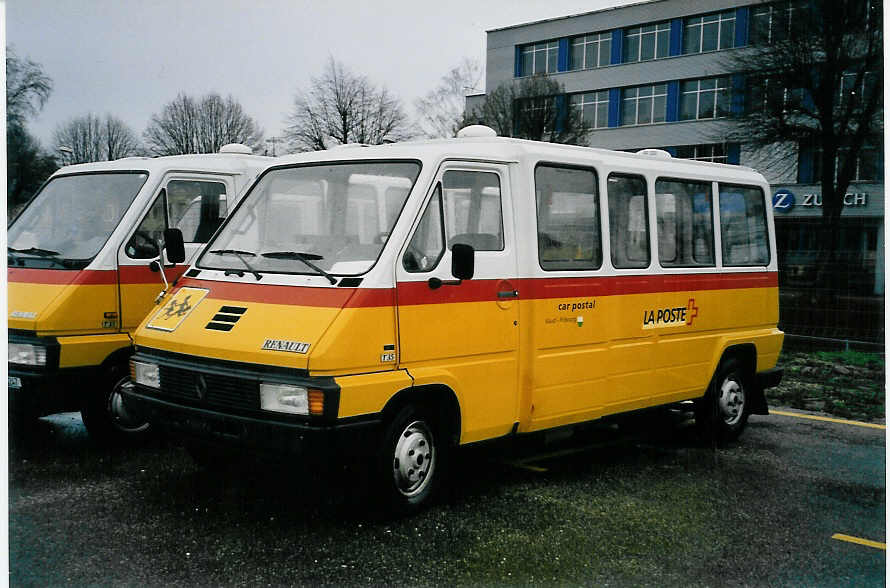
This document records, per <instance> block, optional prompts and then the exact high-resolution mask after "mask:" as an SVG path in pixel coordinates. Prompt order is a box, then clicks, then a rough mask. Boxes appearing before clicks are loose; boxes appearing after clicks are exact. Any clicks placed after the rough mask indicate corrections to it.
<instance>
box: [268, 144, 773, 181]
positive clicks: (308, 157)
mask: <svg viewBox="0 0 890 588" xmlns="http://www.w3.org/2000/svg"><path fill="white" fill-rule="evenodd" d="M350 147H352V148H349V149H344V148H343V147H342V146H341V147H338V148H334V149H328V150H326V151H312V152H307V153H299V154H295V155H285V156H281V157H278V158H276V159H275V161H274V165H275V166H278V165H293V164H300V163H312V162H321V161H351V160H365V159H416V160H420V161H422V162H425V163H433V162H435V161H441V160H443V159H452V158H453V159H470V160H478V161H497V162H511V161H516V162H518V161H524V162H531V161H549V162H554V163H560V162H564V163H571V164H574V165H593V166H604V167H608V168H610V169H611V168H616V167H617V168H625V167H626V168H645V169H647V170H651V171H652V172H654V173H658V174H665V175H669V174H684V173H685V174H690V175H696V176H701V177H713V178H715V179H724V180H725V179H727V178H731V179H732V180H735V181H752V182H765V180H764V179H763V176H762V175H760V174H759V173H758V172H756V171H754V170H753V169H751V168H749V167H745V166H741V165H727V164H722V163H710V162H704V161H694V160H691V159H680V158H675V157H668V158H660V157H653V156H652V155H644V154H638V153H627V152H624V151H613V150H611V149H600V148H595V147H579V146H576V145H562V144H557V143H545V142H542V141H528V140H525V139H513V138H507V137H467V138H455V139H433V140H424V141H406V142H401V143H391V144H386V145H369V146H359V145H355V146H352V145H350Z"/></svg>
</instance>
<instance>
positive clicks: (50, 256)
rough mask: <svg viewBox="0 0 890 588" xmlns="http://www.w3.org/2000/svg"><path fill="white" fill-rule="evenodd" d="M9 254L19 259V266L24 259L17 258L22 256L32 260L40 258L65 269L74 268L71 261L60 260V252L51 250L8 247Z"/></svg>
mask: <svg viewBox="0 0 890 588" xmlns="http://www.w3.org/2000/svg"><path fill="white" fill-rule="evenodd" d="M6 251H7V253H9V254H10V255H11V256H12V259H14V260H15V259H17V260H18V262H19V264H21V263H23V258H20V257H18V258H17V257H16V256H18V255H21V254H25V255H30V256H32V257H31V258H32V259H33V258H35V257H36V258H39V259H46V260H47V261H51V262H53V263H54V264H56V265H59V266H62V267H64V268H68V267H73V266H71V265H70V263H71V262H70V261H69V260H62V259H60V258H59V255H60V253H59V252H58V251H52V250H51V249H41V248H39V247H28V248H27V249H16V248H15V247H7V248H6Z"/></svg>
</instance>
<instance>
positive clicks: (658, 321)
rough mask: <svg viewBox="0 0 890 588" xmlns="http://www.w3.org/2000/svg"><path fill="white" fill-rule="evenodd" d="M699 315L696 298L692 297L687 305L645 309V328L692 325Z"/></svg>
mask: <svg viewBox="0 0 890 588" xmlns="http://www.w3.org/2000/svg"><path fill="white" fill-rule="evenodd" d="M697 316H698V306H696V305H695V298H690V299H689V302H687V303H686V306H673V307H668V308H650V309H647V310H644V311H643V328H644V329H666V328H668V327H682V326H687V327H690V326H692V322H693V321H694V320H695V318H696V317H697Z"/></svg>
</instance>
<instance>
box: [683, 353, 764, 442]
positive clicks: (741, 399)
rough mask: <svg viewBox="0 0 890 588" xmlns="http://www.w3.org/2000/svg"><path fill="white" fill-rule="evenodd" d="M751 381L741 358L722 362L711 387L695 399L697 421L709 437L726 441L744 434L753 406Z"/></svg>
mask: <svg viewBox="0 0 890 588" xmlns="http://www.w3.org/2000/svg"><path fill="white" fill-rule="evenodd" d="M750 382H751V378H750V377H748V374H747V373H746V370H745V369H744V367H743V365H742V364H741V362H739V360H738V359H736V358H734V357H730V358H727V359H724V360H722V361H721V362H720V364H719V365H718V366H717V371H716V372H714V377H713V378H712V379H711V383H710V385H709V386H708V391H707V392H706V393H705V395H704V397H703V398H700V399H699V400H697V401H696V403H695V424H696V426H698V428H699V430H700V431H701V432H702V433H703V434H704V435H705V437H706V438H709V439H714V440H716V441H719V442H726V441H733V440H735V439H737V438H738V436H739V435H741V433H742V430H744V428H745V425H746V424H747V422H748V415H749V414H750V409H751V402H750V401H751V397H750V393H751V386H750Z"/></svg>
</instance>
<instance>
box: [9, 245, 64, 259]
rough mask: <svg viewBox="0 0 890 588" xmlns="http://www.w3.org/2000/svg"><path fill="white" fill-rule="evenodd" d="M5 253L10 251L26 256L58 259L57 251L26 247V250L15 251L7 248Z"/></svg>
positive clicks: (12, 248)
mask: <svg viewBox="0 0 890 588" xmlns="http://www.w3.org/2000/svg"><path fill="white" fill-rule="evenodd" d="M6 249H7V251H12V252H13V253H27V254H28V255H35V256H37V257H58V256H59V252H58V251H52V250H50V249H41V248H39V247H28V248H27V249H16V248H15V247H7V248H6Z"/></svg>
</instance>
